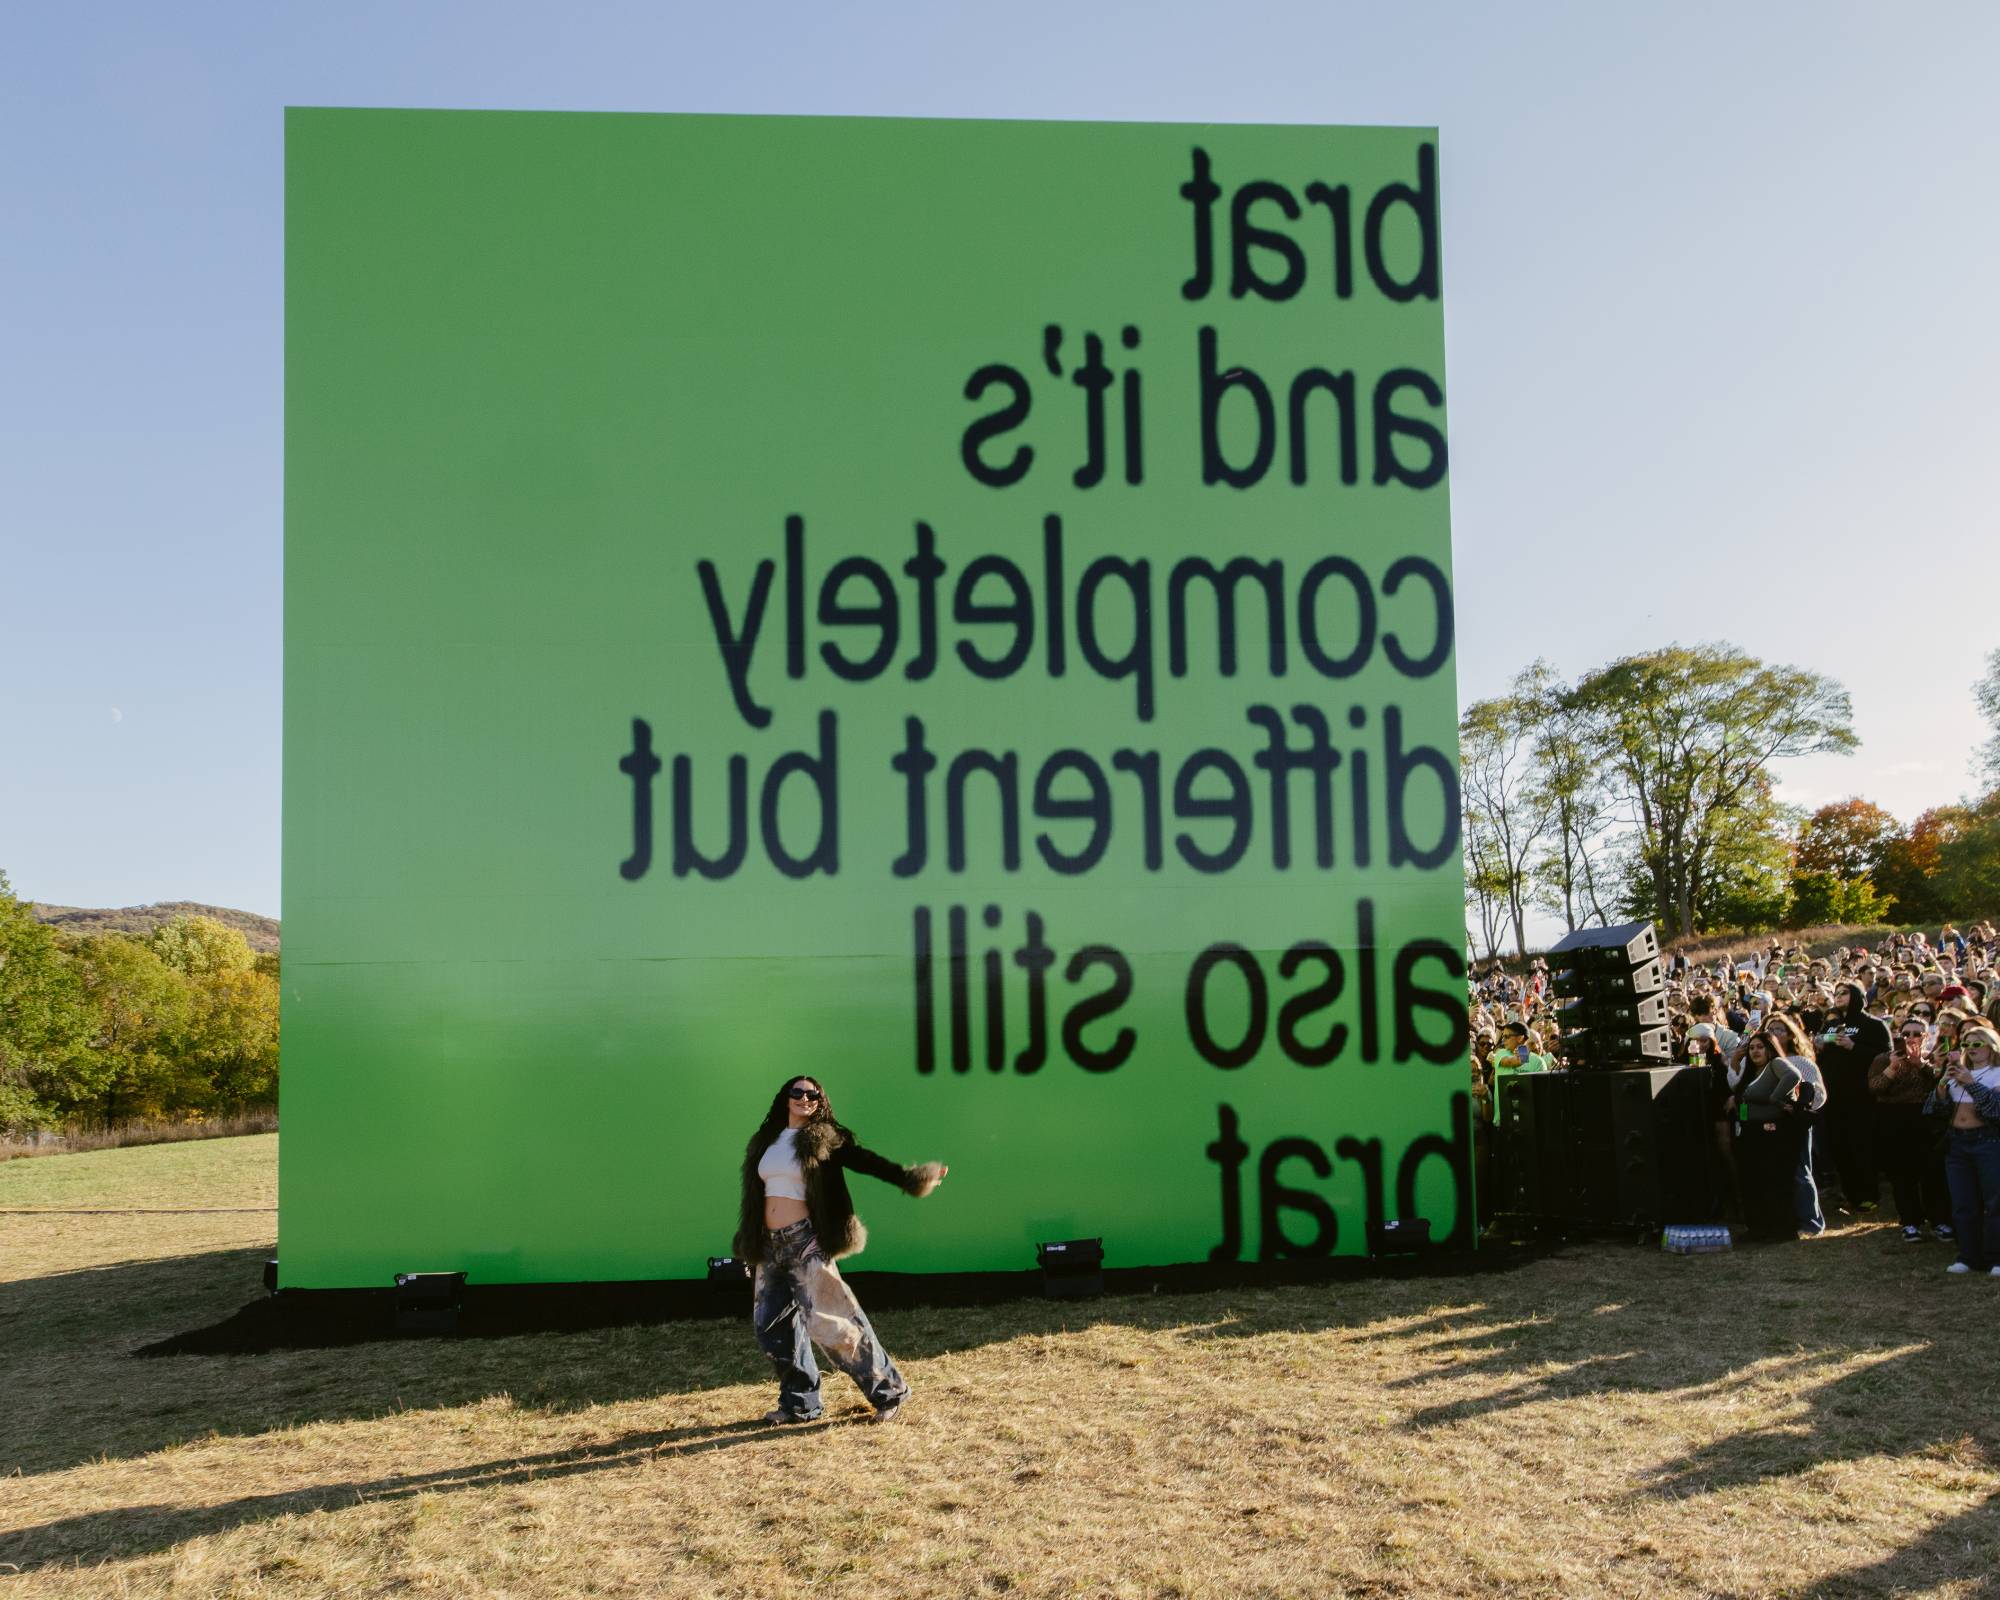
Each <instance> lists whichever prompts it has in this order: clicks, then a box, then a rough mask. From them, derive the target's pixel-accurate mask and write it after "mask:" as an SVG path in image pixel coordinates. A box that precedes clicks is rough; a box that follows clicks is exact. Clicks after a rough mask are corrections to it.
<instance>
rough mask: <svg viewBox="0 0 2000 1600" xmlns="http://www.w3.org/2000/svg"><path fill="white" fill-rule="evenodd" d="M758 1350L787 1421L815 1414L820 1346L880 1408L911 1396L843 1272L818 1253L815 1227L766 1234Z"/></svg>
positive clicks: (756, 1322) (755, 1321)
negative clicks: (775, 1383) (815, 1348)
mask: <svg viewBox="0 0 2000 1600" xmlns="http://www.w3.org/2000/svg"><path fill="white" fill-rule="evenodd" d="M751 1305H752V1310H751V1319H752V1325H753V1326H754V1327H755V1329H756V1332H757V1343H758V1346H759V1347H760V1348H761V1349H762V1350H763V1352H764V1354H765V1355H767V1356H769V1357H770V1358H771V1365H772V1367H773V1368H774V1369H776V1371H777V1374H778V1408H779V1409H780V1410H781V1411H783V1412H785V1413H786V1415H788V1416H793V1417H803V1418H810V1417H816V1416H818V1415H819V1413H820V1393H819V1365H818V1363H817V1362H815V1361H814V1360H813V1346H814V1345H815V1344H817V1345H818V1346H819V1347H820V1348H821V1349H822V1350H824V1351H825V1352H826V1353H827V1356H828V1358H829V1359H830V1360H831V1361H832V1362H833V1364H834V1365H835V1366H837V1367H839V1368H840V1370H841V1371H842V1372H844V1373H846V1374H847V1375H848V1376H849V1377H850V1378H852V1379H853V1380H854V1381H855V1383H856V1384H857V1385H859V1386H860V1389H861V1393H862V1396H863V1398H864V1399H866V1400H867V1402H868V1403H869V1404H870V1405H871V1406H874V1407H876V1408H877V1409H880V1408H881V1407H883V1406H889V1405H894V1404H896V1403H897V1402H898V1401H900V1400H902V1399H903V1398H904V1397H905V1396H906V1395H907V1394H909V1392H910V1386H909V1385H908V1384H907V1383H905V1382H904V1381H903V1375H902V1374H901V1373H900V1372H898V1371H897V1370H896V1363H895V1362H893V1361H891V1360H890V1359H889V1352H888V1351H886V1350H884V1349H883V1348H882V1341H881V1340H879V1339H877V1338H876V1337H875V1330H874V1328H873V1327H871V1326H870V1325H869V1321H868V1315H867V1313H866V1312H864V1311H863V1310H862V1309H861V1302H860V1301H858V1300H856V1299H855V1298H854V1291H853V1290H852V1289H850V1288H848V1287H847V1280H846V1279H845V1278H843V1277H842V1276H841V1275H840V1269H839V1268H838V1267H837V1266H835V1265H834V1264H833V1263H832V1262H831V1261H829V1260H827V1258H826V1256H825V1255H824V1254H823V1253H822V1252H821V1250H820V1247H819V1240H818V1239H817V1238H816V1237H815V1236H814V1234H813V1231H812V1223H811V1222H809V1221H804V1220H801V1221H799V1222H794V1223H792V1224H791V1225H790V1226H789V1227H784V1228H772V1229H769V1230H767V1231H766V1232H765V1234H764V1259H763V1261H761V1262H760V1263H759V1264H758V1266H757V1283H756V1293H755V1295H754V1297H753V1299H752V1302H751Z"/></svg>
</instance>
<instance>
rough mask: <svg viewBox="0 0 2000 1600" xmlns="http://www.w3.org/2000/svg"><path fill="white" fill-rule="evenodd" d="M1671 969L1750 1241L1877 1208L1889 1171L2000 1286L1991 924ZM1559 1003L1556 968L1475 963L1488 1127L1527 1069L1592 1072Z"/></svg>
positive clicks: (1674, 996)
mask: <svg viewBox="0 0 2000 1600" xmlns="http://www.w3.org/2000/svg"><path fill="white" fill-rule="evenodd" d="M1557 959H1558V961H1559V960H1560V957H1558V958H1557ZM1664 964H1665V971H1666V987H1665V991H1664V996H1663V998H1664V1000H1665V1005H1666V1012H1667V1018H1666V1029H1667V1035H1668V1038H1669V1040H1670V1061H1671V1063H1672V1064H1676V1065H1683V1066H1692V1067H1698V1068H1701V1069H1703V1071H1704V1072H1705V1073H1706V1075H1707V1087H1708V1102H1709V1105H1710V1106H1711V1108H1712V1116H1713V1129H1714V1135H1715V1143H1714V1149H1713V1157H1712V1159H1713V1161H1714V1163H1715V1167H1716V1176H1717V1179H1718V1189H1719V1190H1720V1192H1722V1193H1723V1194H1724V1195H1725V1196H1726V1197H1727V1200H1726V1203H1727V1205H1728V1207H1729V1208H1730V1212H1731V1220H1732V1221H1736V1222H1739V1223H1741V1224H1742V1225H1743V1226H1744V1227H1745V1228H1746V1229H1747V1230H1748V1232H1749V1234H1750V1235H1751V1236H1752V1237H1753V1238H1762V1239H1797V1238H1799V1237H1801V1236H1805V1237H1811V1236H1813V1235H1817V1234H1819V1233H1821V1232H1823V1231H1824V1230H1825V1228H1826V1225H1827V1212H1828V1211H1829V1210H1830V1209H1838V1210H1840V1211H1844V1212H1846V1213H1847V1214H1849V1215H1850V1216H1852V1217H1856V1218H1863V1217H1868V1216H1871V1215H1873V1214H1875V1213H1876V1212H1877V1210H1878V1207H1879V1206H1880V1203H1881V1191H1882V1184H1883V1180H1884V1179H1885V1178H1886V1180H1887V1183H1888V1186H1889V1192H1890V1195H1891V1197H1892V1200H1893V1204H1894V1206H1895V1208H1896V1213H1897V1221H1898V1222H1899V1224H1900V1225H1901V1229H1902V1238H1903V1239H1904V1240H1905V1241H1907V1242H1909V1243H1911V1244H1921V1243H1923V1242H1924V1241H1925V1240H1926V1239H1927V1238H1928V1239H1935V1240H1941V1241H1944V1242H1945V1243H1947V1244H1950V1245H1952V1246H1954V1259H1953V1261H1952V1262H1951V1264H1950V1266H1949V1268H1948V1270H1949V1271H1951V1272H1954V1273H1984V1274H1988V1275H1990V1276H1991V1277H1993V1278H1996V1279H2000V1026H1996V1024H2000V937H1996V933H1995V929H1994V926H1993V924H1992V923H1991V922H1990V921H1982V922H1979V923H1977V924H1975V925H1973V926H1971V927H1968V928H1966V929H1964V930H1960V929H1958V928H1956V927H1952V926H1946V927H1944V928H1942V929H1940V930H1939V932H1938V934H1937V937H1936V938H1935V939H1932V938H1931V937H1929V936H1928V934H1927V933H1924V932H1914V933H1899V934H1896V935H1894V936H1893V937H1891V938H1888V939H1885V940H1883V941H1882V942H1881V943H1880V944H1878V945H1877V946H1875V947H1874V948H1872V949H1871V948H1869V947H1867V946H1864V945H1856V946H1853V947H1851V948H1845V949H1840V950H1836V951H1834V952H1832V953H1830V954H1824V955H1814V954H1811V953H1809V952H1807V951H1806V950H1804V949H1803V948H1801V947H1800V946H1798V945H1796V944H1792V945H1787V944H1786V943H1785V942H1784V941H1783V940H1780V939H1773V940H1771V941H1769V942H1768V943H1767V944H1764V945H1761V946H1759V947H1758V948H1756V949H1754V950H1750V951H1748V952H1746V953H1745V954H1743V955H1741V956H1737V955H1724V956H1722V957H1721V958H1719V959H1717V960H1715V961H1714V962H1712V963H1694V962H1690V961H1689V960H1688V958H1687V957H1686V955H1684V954H1680V953H1674V954H1670V955H1669V956H1667V957H1666V958H1665V961H1664ZM1560 1005H1561V1001H1560V999H1559V997H1558V996H1557V995H1556V993H1555V985H1554V983H1553V976H1552V974H1551V972H1550V970H1549V962H1548V960H1547V959H1546V958H1543V957H1539V956H1538V957H1536V958H1535V959H1534V960H1533V961H1531V962H1530V963H1529V964H1528V967H1527V970H1526V971H1525V972H1524V973H1522V972H1510V971H1508V970H1507V969H1506V968H1505V967H1503V966H1502V965H1501V964H1499V963H1498V962H1495V963H1493V964H1491V965H1490V966H1488V967H1487V968H1486V969H1485V970H1484V971H1483V972H1482V971H1478V970H1476V969H1475V971H1474V976H1473V979H1472V985H1471V996H1470V1009H1471V1022H1472V1037H1473V1051H1472V1067H1473V1091H1474V1097H1475V1100H1476V1101H1477V1103H1478V1104H1479V1106H1480V1109H1481V1115H1482V1117H1483V1118H1484V1119H1485V1120H1486V1121H1487V1122H1488V1123H1489V1124H1490V1123H1491V1122H1492V1121H1493V1119H1494V1118H1495V1116H1496V1114H1499V1113H1502V1112H1503V1111H1504V1105H1505V1099H1506V1096H1507V1094H1508V1092H1509V1080H1510V1079H1511V1078H1513V1077H1514V1076H1515V1075H1516V1074H1519V1073H1528V1072H1546V1071H1562V1070H1570V1069H1573V1068H1574V1069H1581V1068H1582V1066H1583V1063H1582V1062H1581V1061H1578V1062H1571V1061H1570V1060H1569V1059H1567V1054H1566V1051H1565V1048H1564V1036H1565V1029H1564V1027H1563V1025H1562V1021H1561V1014H1560V1010H1559V1007H1560ZM1669 1220H1672V1219H1669ZM1688 1220H1696V1219H1688Z"/></svg>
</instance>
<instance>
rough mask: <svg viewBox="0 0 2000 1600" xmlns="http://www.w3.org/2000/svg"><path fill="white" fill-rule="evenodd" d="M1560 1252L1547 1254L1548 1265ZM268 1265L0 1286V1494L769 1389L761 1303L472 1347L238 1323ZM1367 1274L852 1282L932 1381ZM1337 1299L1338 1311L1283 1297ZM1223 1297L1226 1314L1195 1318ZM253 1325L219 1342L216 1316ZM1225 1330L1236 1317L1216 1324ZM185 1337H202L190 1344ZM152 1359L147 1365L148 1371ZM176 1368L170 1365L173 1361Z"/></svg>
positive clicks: (1253, 1320)
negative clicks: (150, 1464) (253, 1446)
mask: <svg viewBox="0 0 2000 1600" xmlns="http://www.w3.org/2000/svg"><path fill="white" fill-rule="evenodd" d="M1546 1253H1547V1252H1541V1254H1546ZM266 1254H267V1252H266V1251H264V1250H260V1249H245V1250H221V1251H211V1252H207V1253H203V1254H193V1255H185V1256H175V1257H168V1258H164V1259H156V1260H145V1261H133V1262H125V1263H120V1264H117V1265H114V1266H107V1267H101V1268H93V1269H90V1270H87V1271H79V1272H67V1273H58V1274H53V1275H51V1276H48V1277H43V1278H33V1279H24V1280H18V1281H14V1282H8V1283H0V1392H4V1393H5V1394H6V1395H7V1396H8V1400H7V1403H6V1405H5V1406H0V1477H4V1476H5V1475H6V1474H9V1473H14V1474H19V1475H23V1476H31V1475H35V1474H39V1473H46V1472H56V1471H62V1470H64V1469H66V1468H69V1467H73V1466H76V1465H78V1464H80V1463H83V1462H87V1461H94V1460H99V1459H106V1460H118V1459H125V1458H132V1457H138V1456H144V1455H148V1454H150V1453H152V1452H154V1451H156V1450H160V1449H163V1448H166V1447H169V1446H173V1445H178V1444H183V1443H186V1442H189V1441H191V1440H198V1439H202V1438H205V1437H209V1436H213V1435H225V1436H250V1435H255V1434H261V1433H267V1432H271V1431H274V1430H276V1429H280V1428H285V1427H290V1426H298V1425H302V1424H306V1423H312V1422H343V1421H357V1420H367V1419H371V1418H375V1417H381V1416H385V1415H389V1414H391V1413H393V1412H397V1411H431V1410H441V1409H448V1408H452V1407H457V1406H464V1405H471V1404H476V1403H478V1402H480V1401H483V1400H488V1399H493V1398H497V1397H506V1398H507V1399H509V1400H511V1401H512V1402H514V1403H516V1404H519V1405H523V1406H528V1407H532V1408H535V1409H538V1410H543V1411H548V1412H566V1411H575V1410H582V1409H585V1408H587V1407H590V1406H596V1405H608V1404H615V1403H619V1402H624V1401H631V1400H643V1399H648V1398H662V1397H666V1396H669V1395H674V1394H685V1393H691V1392H696V1391H701V1390H706V1389H713V1388H718V1387H725V1386H729V1385H734V1384H745V1383H761V1382H763V1381H765V1380H766V1379H767V1378H768V1377H769V1368H768V1366H767V1364H766V1363H765V1360H764V1358H763V1356H762V1355H761V1354H759V1352H758V1351H757V1349H756V1347H755V1345H754V1344H753V1343H752V1341H751V1339H750V1337H749V1334H748V1330H747V1328H746V1327H745V1326H744V1324H745V1323H747V1321H748V1317H749V1296H748V1291H747V1290H743V1289H739V1290H737V1291H735V1292H734V1293H731V1294H723V1293H718V1292H716V1291H713V1290H711V1289H709V1287H708V1286H707V1284H706V1283H698V1284H693V1285H687V1284H637V1285H615V1284H600V1285H584V1286H567V1287H552V1286H529V1287H512V1288H502V1287H498V1286H495V1287H489V1288H486V1289H484V1290H481V1289H478V1288H477V1287H472V1288H468V1290H467V1297H466V1309H465V1313H464V1318H463V1322H462V1325H461V1326H462V1332H461V1333H460V1334H459V1335H457V1336H451V1337H444V1336H438V1335H401V1336H399V1335H398V1334H397V1333H396V1332H395V1328H394V1320H393V1312H392V1308H391V1305H390V1304H389V1301H388V1298H387V1297H386V1296H384V1295H378V1294H376V1293H374V1292H373V1291H369V1292H362V1293H355V1294H348V1293H342V1294H337V1295H331V1296H328V1297H325V1298H321V1297H318V1296H315V1295H305V1296H296V1297H295V1296H291V1295H282V1296H279V1297H277V1298H275V1299H274V1298H272V1297H269V1296H265V1295H261V1294H260V1295H258V1297H257V1298H256V1299H254V1300H252V1301H250V1302H249V1303H247V1304H244V1303H242V1296H243V1294H244V1291H245V1289H246V1288H250V1287H253V1286H255V1285H256V1284H257V1283H258V1282H259V1281H260V1278H261V1274H262V1270H263V1263H264V1259H265V1256H266ZM1537 1258H1538V1256H1537V1253H1535V1252H1526V1251H1517V1252H1496V1253H1493V1254H1490V1255H1483V1256H1480V1257H1476V1258H1473V1259H1472V1260H1470V1261H1467V1260H1464V1259H1458V1260H1448V1259H1443V1258H1437V1259H1432V1260H1429V1261H1421V1262H1418V1261H1412V1262H1400V1263H1396V1264H1393V1265H1391V1266H1389V1267H1387V1268H1386V1270H1384V1269H1378V1270H1377V1273H1376V1275H1375V1276H1374V1277H1373V1278H1371V1279H1369V1280H1368V1281H1370V1282H1373V1283H1375V1284H1377V1285H1381V1284H1384V1283H1389V1284H1400V1285H1402V1286H1404V1289H1405V1292H1407V1293H1408V1294H1410V1295H1412V1296H1414V1297H1416V1298H1417V1299H1418V1300H1420V1301H1421V1302H1422V1303H1425V1304H1432V1303H1435V1302H1436V1301H1437V1300H1438V1299H1440V1298H1442V1297H1443V1296H1445V1295H1448V1294H1449V1293H1450V1292H1451V1289H1450V1287H1449V1286H1450V1285H1452V1284H1454V1283H1462V1282H1467V1281H1470V1280H1472V1279H1474V1278H1478V1279H1484V1278H1488V1277H1492V1276H1494V1275H1496V1274H1505V1273H1508V1272H1511V1271H1514V1270H1515V1269H1517V1268H1518V1267H1520V1266H1521V1265H1523V1264H1525V1263H1526V1262H1528V1261H1530V1260H1533V1259H1537ZM1367 1266H1368V1264H1367V1263H1365V1262H1362V1263H1351V1264H1350V1263H1337V1264H1335V1265H1334V1266H1333V1267H1332V1268H1331V1269H1329V1268H1327V1267H1326V1266H1323V1265H1315V1264H1312V1263H1297V1262H1294V1263H1275V1264H1272V1265H1271V1266H1270V1267H1268V1268H1266V1269H1262V1270H1259V1269H1252V1268H1245V1267H1232V1268H1227V1269H1223V1268H1167V1269H1159V1270H1156V1271H1150V1272H1146V1271H1139V1270H1137V1269H1133V1270H1130V1271H1126V1272H1122V1273H1121V1272H1114V1273H1111V1274H1109V1275H1108V1276H1109V1278H1110V1285H1109V1287H1110V1288H1111V1290H1112V1292H1111V1293H1109V1294H1107V1295H1106V1296H1104V1297H1102V1298H1097V1299H1090V1300H1049V1299H1045V1298H1043V1297H1042V1295H1041V1281H1040V1278H1039V1275H1038V1274H1035V1273H1023V1274H1018V1275H1004V1276H994V1277H986V1278H979V1279H957V1280H943V1281H939V1280H932V1279H922V1278H913V1277H903V1276H899V1275H896V1274H889V1273H866V1272H857V1273H855V1274H853V1276H852V1278H851V1280H850V1281H851V1282H852V1283H853V1285H854V1287H855V1291H856V1293H857V1294H858V1296H859V1297H860V1299H861V1302H862V1304H863V1305H865V1306H867V1307H868V1308H869V1309H870V1313H871V1315H873V1316H874V1317H875V1318H876V1319H877V1321H878V1323H879V1324H880V1325H881V1326H882V1329H883V1334H884V1338H885V1340H886V1341H887V1342H888V1343H889V1347H890V1349H891V1350H892V1351H893V1352H894V1353H895V1354H896V1355H897V1356H899V1357H904V1358H908V1359H914V1360H922V1359H926V1358H929V1357H935V1356H939V1355H943V1354H947V1353H951V1352H956V1351H962V1350H969V1349H976V1348H979V1347H981V1346H985V1345H989V1344H994V1343H999V1342H1003V1341H1005V1340H1008V1339H1012V1338H1015V1337H1017V1336H1019V1335H1021V1334H1023V1333H1048V1332H1054V1331H1059V1330H1060V1329H1062V1328H1065V1327H1077V1326H1081V1325H1088V1324H1093V1323H1126V1324H1130V1325H1132V1326H1135V1327H1139V1328H1145V1329H1166V1328H1173V1329H1186V1328H1188V1325H1189V1324H1190V1323H1191V1322H1196V1323H1199V1322H1208V1321H1213V1322H1214V1323H1215V1324H1216V1326H1214V1327H1212V1328H1205V1329H1202V1330H1201V1331H1200V1333H1199V1334H1198V1335H1191V1336H1203V1337H1233V1336H1236V1335H1239V1334H1255V1333H1258V1332H1261V1331H1265V1330H1266V1329H1268V1328H1271V1327H1281V1326H1282V1327H1288V1328H1292V1327H1300V1326H1304V1327H1309V1328H1311V1327H1321V1326H1332V1325H1339V1324H1344V1323H1346V1322H1348V1321H1352V1320H1366V1319H1367V1318H1368V1317H1371V1316H1375V1315H1379V1314H1380V1310H1379V1301H1378V1300H1377V1298H1376V1295H1377V1294H1378V1293H1379V1289H1378V1290H1377V1291H1371V1292H1365V1293H1362V1294H1360V1295H1359V1296H1351V1295H1348V1294H1343V1293H1342V1292H1340V1285H1342V1284H1349V1285H1352V1284H1354V1283H1357V1282H1359V1281H1361V1280H1362V1278H1363V1277H1364V1276H1365V1275H1366V1273H1367ZM1299 1282H1320V1283H1324V1284H1326V1285H1327V1286H1328V1288H1329V1292H1328V1293H1327V1294H1326V1295H1325V1296H1323V1297H1322V1296H1311V1297H1302V1296H1298V1295H1289V1296H1288V1295H1282V1294H1279V1293H1278V1292H1277V1291H1278V1290H1280V1289H1282V1288H1283V1287H1284V1286H1285V1285H1286V1284H1288V1283H1290V1284H1295V1283H1299ZM1203 1291H1212V1292H1214V1293H1215V1294H1216V1295H1218V1296H1220V1297H1222V1300H1223V1303H1222V1304H1220V1305H1215V1304H1205V1303H1204V1302H1203V1301H1201V1300H1199V1299H1197V1300H1194V1301H1193V1302H1192V1303H1191V1302H1190V1296H1191V1295H1194V1294H1198V1293H1200V1292H1203ZM231 1304H237V1305H238V1306H239V1309H238V1310H237V1311H235V1312H234V1313H232V1314H231V1315H230V1316H228V1317H225V1318H223V1319H222V1320H221V1321H219V1322H216V1321H209V1320H205V1319H212V1318H213V1317H214V1316H215V1313H216V1311H217V1309H218V1308H220V1307H224V1306H228V1305H231ZM1218 1313H1224V1314H1218ZM176 1326H179V1327H180V1328H183V1329H189V1328H191V1329H192V1331H187V1332H181V1333H172V1332H170V1331H169V1330H171V1329H172V1328H174V1327H176ZM134 1356H141V1357H147V1358H150V1359H138V1360H134V1359H132V1357H134ZM162 1357H164V1358H165V1359H160V1358H162Z"/></svg>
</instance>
